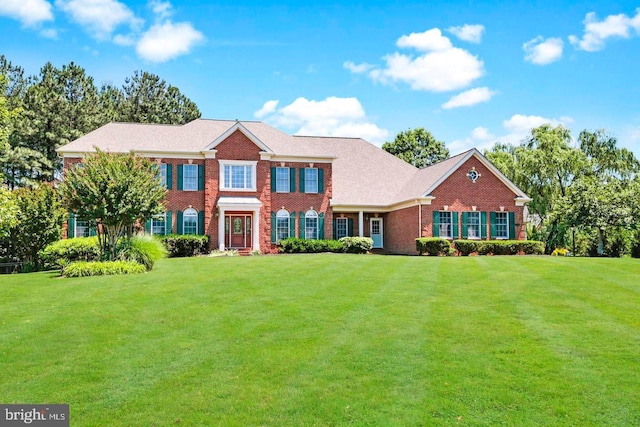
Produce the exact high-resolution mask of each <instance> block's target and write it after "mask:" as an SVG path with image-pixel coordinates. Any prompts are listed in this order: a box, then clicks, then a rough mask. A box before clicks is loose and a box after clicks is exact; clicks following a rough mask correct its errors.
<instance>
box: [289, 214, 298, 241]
mask: <svg viewBox="0 0 640 427" xmlns="http://www.w3.org/2000/svg"><path fill="white" fill-rule="evenodd" d="M289 237H296V213H295V212H291V213H290V214H289Z"/></svg>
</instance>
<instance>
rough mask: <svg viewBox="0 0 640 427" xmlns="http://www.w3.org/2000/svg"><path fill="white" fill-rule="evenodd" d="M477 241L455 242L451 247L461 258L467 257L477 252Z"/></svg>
mask: <svg viewBox="0 0 640 427" xmlns="http://www.w3.org/2000/svg"><path fill="white" fill-rule="evenodd" d="M479 243H481V241H479V240H456V241H454V242H453V246H454V247H455V248H456V250H457V251H458V252H459V253H460V255H462V256H469V255H470V254H472V253H474V252H479V246H480V245H479Z"/></svg>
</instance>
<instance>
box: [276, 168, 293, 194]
mask: <svg viewBox="0 0 640 427" xmlns="http://www.w3.org/2000/svg"><path fill="white" fill-rule="evenodd" d="M289 189H290V184H289V168H276V192H278V193H288V192H289Z"/></svg>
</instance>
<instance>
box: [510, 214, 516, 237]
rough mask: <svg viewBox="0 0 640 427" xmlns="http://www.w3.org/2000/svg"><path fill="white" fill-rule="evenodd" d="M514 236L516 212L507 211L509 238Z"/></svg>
mask: <svg viewBox="0 0 640 427" xmlns="http://www.w3.org/2000/svg"><path fill="white" fill-rule="evenodd" d="M515 238H516V213H515V212H509V239H511V240H513V239H515Z"/></svg>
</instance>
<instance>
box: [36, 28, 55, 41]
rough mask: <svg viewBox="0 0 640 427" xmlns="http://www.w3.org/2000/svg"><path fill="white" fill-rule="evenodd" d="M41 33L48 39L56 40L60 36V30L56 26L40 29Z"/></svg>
mask: <svg viewBox="0 0 640 427" xmlns="http://www.w3.org/2000/svg"><path fill="white" fill-rule="evenodd" d="M40 35H41V36H42V37H45V38H47V39H52V40H56V39H57V38H58V30H56V29H55V28H45V29H43V30H41V31H40Z"/></svg>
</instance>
